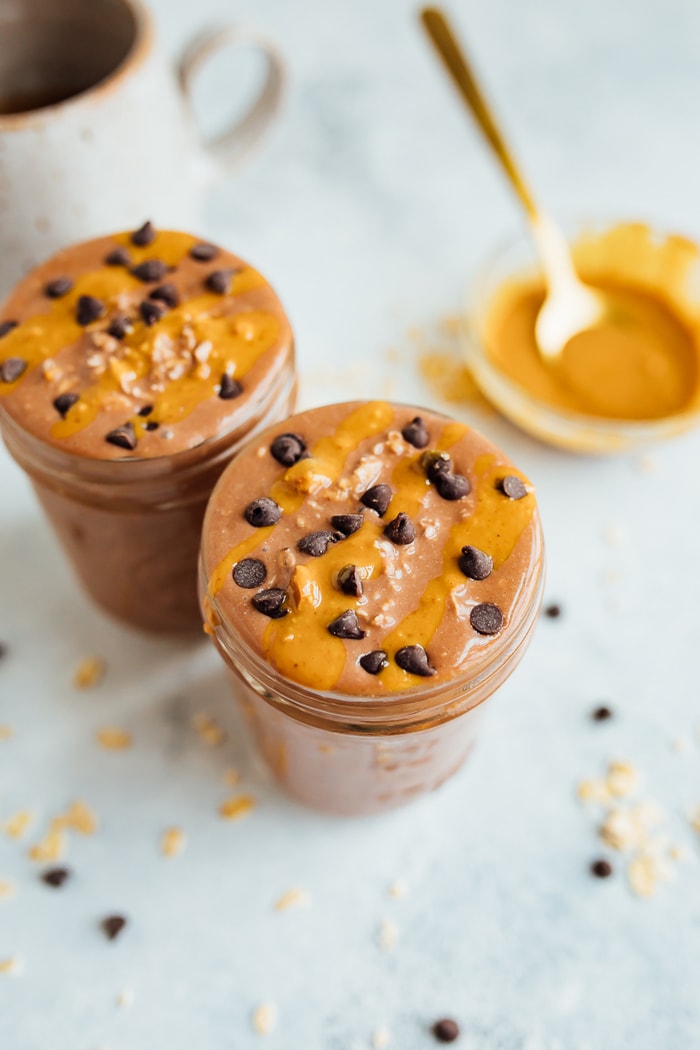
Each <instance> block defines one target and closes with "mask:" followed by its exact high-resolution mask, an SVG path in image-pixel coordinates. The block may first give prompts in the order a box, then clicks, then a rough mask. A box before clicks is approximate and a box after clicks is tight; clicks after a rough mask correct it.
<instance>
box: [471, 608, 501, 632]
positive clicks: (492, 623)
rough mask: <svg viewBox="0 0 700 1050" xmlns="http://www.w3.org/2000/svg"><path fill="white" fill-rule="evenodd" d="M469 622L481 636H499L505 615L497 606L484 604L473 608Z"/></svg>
mask: <svg viewBox="0 0 700 1050" xmlns="http://www.w3.org/2000/svg"><path fill="white" fill-rule="evenodd" d="M469 622H470V623H471V625H472V627H473V628H474V630H475V631H478V633H479V634H498V632H499V631H500V629H501V628H502V627H503V613H502V612H501V610H500V609H499V608H498V606H497V605H492V604H491V602H484V603H482V604H481V605H475V606H474V607H473V609H472V611H471V612H470V613H469Z"/></svg>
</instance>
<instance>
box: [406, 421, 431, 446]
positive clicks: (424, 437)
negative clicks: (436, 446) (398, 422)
mask: <svg viewBox="0 0 700 1050" xmlns="http://www.w3.org/2000/svg"><path fill="white" fill-rule="evenodd" d="M401 437H402V438H403V439H404V441H408V443H409V445H413V447H414V448H425V446H426V445H427V444H428V442H429V441H430V434H429V433H428V428H427V427H426V425H425V423H424V421H423V419H422V418H421V416H416V418H415V419H412V420H411V422H410V423H407V424H406V426H405V427H404V428H403V430H402V431H401Z"/></svg>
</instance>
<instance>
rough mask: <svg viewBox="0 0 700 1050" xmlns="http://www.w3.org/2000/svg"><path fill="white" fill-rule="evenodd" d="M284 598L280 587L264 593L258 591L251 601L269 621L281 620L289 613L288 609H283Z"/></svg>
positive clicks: (271, 588) (285, 596)
mask: <svg viewBox="0 0 700 1050" xmlns="http://www.w3.org/2000/svg"><path fill="white" fill-rule="evenodd" d="M286 598H287V595H286V592H285V591H283V590H282V588H281V587H270V588H269V589H268V590H266V591H258V593H257V594H254V595H253V597H252V598H251V601H252V603H253V605H254V606H255V608H256V609H257V610H258V612H260V613H262V614H263V615H264V616H269V617H270V619H271V620H281V619H282V617H283V616H286V615H287V613H288V612H289V609H285V608H284V603H285V601H286Z"/></svg>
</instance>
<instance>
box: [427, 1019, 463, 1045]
mask: <svg viewBox="0 0 700 1050" xmlns="http://www.w3.org/2000/svg"><path fill="white" fill-rule="evenodd" d="M433 1035H434V1036H435V1038H436V1039H437V1041H438V1043H454V1041H455V1039H458V1038H459V1025H458V1024H457V1022H456V1021H453V1020H452V1018H451V1017H441V1018H440V1020H439V1021H436V1022H435V1024H434V1025H433Z"/></svg>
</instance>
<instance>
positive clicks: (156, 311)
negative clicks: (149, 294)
mask: <svg viewBox="0 0 700 1050" xmlns="http://www.w3.org/2000/svg"><path fill="white" fill-rule="evenodd" d="M167 312H168V311H167V310H166V308H165V306H164V305H163V304H162V303H154V302H153V301H152V300H151V299H144V301H143V302H142V303H141V304H140V305H139V313H140V314H141V317H142V318H143V320H144V321H145V323H146V324H147V325H148V327H149V328H150V327H151V325H154V324H156V323H157V322H158V321H160V319H161V318H162V317H165V315H166V313H167Z"/></svg>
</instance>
